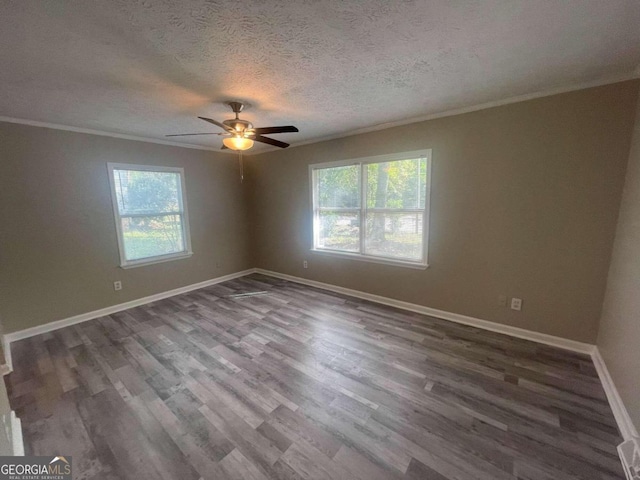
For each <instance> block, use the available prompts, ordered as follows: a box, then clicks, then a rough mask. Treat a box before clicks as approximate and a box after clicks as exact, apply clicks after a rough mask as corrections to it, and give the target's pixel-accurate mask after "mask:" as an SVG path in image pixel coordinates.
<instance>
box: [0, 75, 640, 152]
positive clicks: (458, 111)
mask: <svg viewBox="0 0 640 480" xmlns="http://www.w3.org/2000/svg"><path fill="white" fill-rule="evenodd" d="M637 78H640V65H638V67H637V68H636V69H635V70H634V71H633V72H632V73H629V74H624V75H615V76H608V77H604V78H601V79H599V80H594V81H591V82H583V83H578V84H574V85H570V86H565V87H556V88H551V89H547V90H540V91H538V92H534V93H528V94H525V95H517V96H514V97H508V98H504V99H502V100H494V101H491V102H485V103H480V104H476V105H471V106H468V107H461V108H454V109H451V110H444V111H442V112H438V113H432V114H428V115H422V116H418V117H411V118H405V119H402V120H397V121H394V122H387V123H381V124H378V125H372V126H370V127H364V128H358V129H355V130H349V131H347V132H341V133H338V134H335V135H327V136H324V137H319V138H312V139H309V140H305V141H302V142H297V143H292V144H291V147H290V148H295V147H301V146H303V145H310V144H312V143H320V142H326V141H328V140H335V139H338V138H345V137H352V136H354V135H360V134H363V133H370V132H377V131H379V130H385V129H387V128H393V127H400V126H403V125H408V124H411V123H420V122H425V121H427V120H435V119H437V118H444V117H452V116H455V115H462V114H464V113H471V112H476V111H478V110H485V109H487V108H493V107H499V106H502V105H509V104H511V103H518V102H525V101H527V100H533V99H535V98H542V97H549V96H552V95H557V94H560V93H567V92H573V91H576V90H583V89H585V88H592V87H599V86H602V85H609V84H612V83H618V82H624V81H626V80H634V79H637ZM0 122H7V123H18V124H21V125H30V126H32V127H42V128H52V129H54V130H66V131H69V132H76V133H87V134H89V135H99V136H103V137H112V138H121V139H123V140H133V141H136V142H146V143H157V144H159V145H169V146H172V147H182V148H191V149H195V150H207V151H211V152H217V153H222V154H225V155H235V152H234V151H226V150H221V149H219V148H217V147H207V146H204V145H194V144H191V143H182V142H173V141H170V140H160V139H157V138H152V137H139V136H136V135H127V134H123V133H114V132H108V131H105V130H94V129H90V128H82V127H72V126H69V125H62V124H58V123H49V122H40V121H36V120H28V119H24V118H15V117H6V116H0ZM278 150H280V149H279V148H277V147H263V148H262V150H261V151H258V152H250V151H245V152H243V154H244V155H245V156H248V157H250V156H257V155H262V154H264V153H270V152H274V151H278Z"/></svg>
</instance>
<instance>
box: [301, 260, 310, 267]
mask: <svg viewBox="0 0 640 480" xmlns="http://www.w3.org/2000/svg"><path fill="white" fill-rule="evenodd" d="M302 268H309V264H308V263H307V261H306V260H304V261H303V262H302Z"/></svg>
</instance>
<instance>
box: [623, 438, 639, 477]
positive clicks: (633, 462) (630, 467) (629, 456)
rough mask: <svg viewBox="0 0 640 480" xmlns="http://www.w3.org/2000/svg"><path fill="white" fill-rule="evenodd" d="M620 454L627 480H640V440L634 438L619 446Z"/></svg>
mask: <svg viewBox="0 0 640 480" xmlns="http://www.w3.org/2000/svg"><path fill="white" fill-rule="evenodd" d="M618 453H620V459H621V460H622V466H623V467H624V473H625V474H626V475H627V480H640V439H639V438H637V437H633V438H630V439H629V440H627V441H625V442H623V443H621V444H620V445H618Z"/></svg>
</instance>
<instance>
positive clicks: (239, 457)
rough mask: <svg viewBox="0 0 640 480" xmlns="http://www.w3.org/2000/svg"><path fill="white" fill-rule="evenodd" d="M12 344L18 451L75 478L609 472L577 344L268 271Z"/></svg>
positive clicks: (603, 416) (582, 475)
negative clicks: (438, 315) (564, 345)
mask: <svg viewBox="0 0 640 480" xmlns="http://www.w3.org/2000/svg"><path fill="white" fill-rule="evenodd" d="M250 292H264V293H261V294H256V295H247V296H242V294H246V293H250ZM238 295H240V296H238ZM12 352H13V361H14V366H15V371H14V372H13V373H12V374H11V375H9V377H8V380H7V383H8V387H9V394H10V399H11V404H12V406H13V408H14V409H15V410H16V411H17V414H18V416H19V417H20V418H21V419H22V425H23V429H24V439H25V443H26V445H25V448H26V452H27V454H36V455H52V454H61V455H71V456H72V457H73V464H74V470H75V475H74V478H78V479H80V478H82V479H98V478H100V479H103V478H104V479H116V478H118V479H119V478H122V479H147V478H148V479H157V478H162V479H181V480H182V479H184V480H189V479H199V478H203V479H212V478H215V479H227V478H228V479H265V478H281V479H301V478H313V479H323V478H324V479H360V480H377V479H394V478H395V479H400V478H407V479H433V480H444V479H474V480H475V479H478V480H485V479H486V480H495V479H499V480H500V479H520V480H538V479H540V480H543V479H544V480H570V479H585V480H587V479H588V480H593V479H622V478H624V476H623V473H622V468H621V467H620V463H619V461H618V457H617V454H616V450H615V446H616V444H617V443H619V442H620V441H621V439H620V437H619V434H618V431H617V428H616V426H615V422H614V419H613V415H612V413H611V410H610V408H609V406H608V404H607V401H606V398H605V394H604V391H603V389H602V386H601V384H600V382H599V381H598V377H597V374H596V372H595V369H594V367H593V364H592V363H591V360H590V359H589V358H588V357H587V356H581V355H578V354H574V353H570V352H566V351H562V350H558V349H554V348H551V347H546V346H542V345H539V344H535V343H531V342H528V341H525V340H518V339H514V338H510V337H506V336H503V335H499V334H495V333H491V332H487V331H483V330H478V329H475V328H471V327H466V326H462V325H457V324H454V323H449V322H446V321H443V320H438V319H434V318H430V317H425V316H423V315H418V314H413V313H409V312H405V311H401V310H397V309H393V308H390V307H386V306H382V305H378V304H374V303H370V302H366V301H362V300H359V299H354V298H351V297H346V296H342V295H338V294H334V293H331V292H327V291H323V290H318V289H314V288H310V287H307V286H303V285H299V284H296V283H291V282H286V281H282V280H278V279H275V278H271V277H266V276H261V275H251V276H249V277H244V278H241V279H237V280H233V281H230V282H226V283H224V284H219V285H215V286H212V287H208V288H205V289H202V290H197V291H194V292H191V293H188V294H184V295H180V296H177V297H172V298H170V299H166V300H162V301H159V302H156V303H153V304H149V305H145V306H142V307H138V308H133V309H131V310H127V311H125V312H121V313H117V314H114V315H111V316H108V317H103V318H100V319H97V320H93V321H89V322H85V323H82V324H79V325H76V326H72V327H68V328H65V329H61V330H58V331H56V332H53V333H47V334H43V335H39V336H37V337H33V338H29V339H26V340H22V341H20V342H16V343H14V344H13V345H12Z"/></svg>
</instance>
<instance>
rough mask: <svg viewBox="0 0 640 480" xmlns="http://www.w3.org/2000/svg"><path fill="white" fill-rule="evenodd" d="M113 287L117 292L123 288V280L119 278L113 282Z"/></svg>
mask: <svg viewBox="0 0 640 480" xmlns="http://www.w3.org/2000/svg"><path fill="white" fill-rule="evenodd" d="M113 289H114V290H115V291H116V292H117V291H118V290H122V282H121V281H120V280H117V281H115V282H113Z"/></svg>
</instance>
